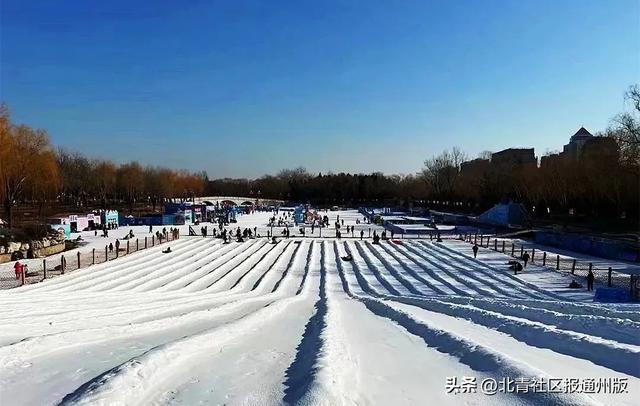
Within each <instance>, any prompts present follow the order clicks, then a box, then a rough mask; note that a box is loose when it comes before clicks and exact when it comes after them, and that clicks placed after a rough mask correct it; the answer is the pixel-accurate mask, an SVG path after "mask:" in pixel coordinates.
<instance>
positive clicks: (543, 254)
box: [542, 251, 547, 266]
mask: <svg viewBox="0 0 640 406" xmlns="http://www.w3.org/2000/svg"><path fill="white" fill-rule="evenodd" d="M546 265H547V251H544V252H543V253H542V266H546Z"/></svg>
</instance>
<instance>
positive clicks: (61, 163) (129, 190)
mask: <svg viewBox="0 0 640 406" xmlns="http://www.w3.org/2000/svg"><path fill="white" fill-rule="evenodd" d="M206 183H207V178H206V174H205V173H192V172H188V171H184V170H181V171H178V170H174V169H169V168H164V167H156V166H142V165H140V164H139V163H138V162H135V161H134V162H129V163H125V164H121V165H119V164H116V163H114V162H112V161H109V160H104V159H92V158H89V157H87V156H85V155H83V154H81V153H78V152H71V151H68V150H65V149H63V148H58V149H56V148H54V146H53V145H52V144H51V141H50V139H49V137H48V135H47V133H46V131H44V130H41V129H34V128H31V127H29V126H27V125H24V124H14V123H12V122H11V117H10V114H9V110H8V108H7V107H6V106H4V105H3V106H0V200H2V209H3V212H4V215H5V216H6V221H7V222H8V223H9V225H10V226H11V225H12V220H13V212H14V208H15V207H16V206H17V205H19V204H23V203H28V204H30V205H32V206H34V205H35V206H36V207H38V208H39V209H40V210H39V212H41V210H42V207H43V206H44V205H45V204H52V203H53V204H57V205H70V206H72V207H76V208H79V207H87V208H96V207H101V208H104V209H107V208H109V207H110V205H112V204H125V205H126V206H128V208H129V212H131V211H132V210H133V207H134V205H136V204H139V203H146V204H149V205H150V206H152V209H153V210H155V209H156V206H157V205H160V204H162V203H163V202H164V201H165V200H167V199H175V198H181V199H189V198H192V197H194V196H200V195H201V194H202V193H203V191H204V188H205V186H206Z"/></svg>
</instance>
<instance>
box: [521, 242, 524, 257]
mask: <svg viewBox="0 0 640 406" xmlns="http://www.w3.org/2000/svg"><path fill="white" fill-rule="evenodd" d="M523 255H524V245H521V246H520V258H522V256H523Z"/></svg>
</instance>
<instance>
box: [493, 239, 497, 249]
mask: <svg viewBox="0 0 640 406" xmlns="http://www.w3.org/2000/svg"><path fill="white" fill-rule="evenodd" d="M493 250H494V251H498V239H497V238H496V239H495V240H493Z"/></svg>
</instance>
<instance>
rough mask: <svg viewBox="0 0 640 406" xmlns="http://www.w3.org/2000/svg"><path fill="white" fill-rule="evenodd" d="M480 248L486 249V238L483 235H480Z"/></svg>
mask: <svg viewBox="0 0 640 406" xmlns="http://www.w3.org/2000/svg"><path fill="white" fill-rule="evenodd" d="M480 246H481V247H484V237H483V235H482V234H480Z"/></svg>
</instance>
